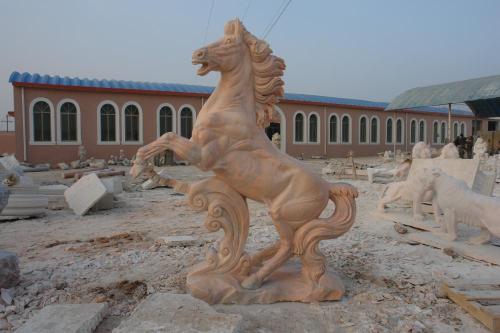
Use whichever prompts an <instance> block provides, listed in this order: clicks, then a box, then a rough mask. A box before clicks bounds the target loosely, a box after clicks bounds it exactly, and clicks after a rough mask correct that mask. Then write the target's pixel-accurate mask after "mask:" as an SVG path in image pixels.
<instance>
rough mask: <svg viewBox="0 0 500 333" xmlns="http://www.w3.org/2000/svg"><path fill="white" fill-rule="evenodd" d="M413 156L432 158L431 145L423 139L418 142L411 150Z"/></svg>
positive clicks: (413, 157)
mask: <svg viewBox="0 0 500 333" xmlns="http://www.w3.org/2000/svg"><path fill="white" fill-rule="evenodd" d="M411 158H412V159H415V158H431V147H430V146H429V145H428V144H426V143H425V142H423V141H419V142H417V143H416V144H415V145H414V146H413V149H412V151H411Z"/></svg>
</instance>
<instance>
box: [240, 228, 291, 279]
mask: <svg viewBox="0 0 500 333" xmlns="http://www.w3.org/2000/svg"><path fill="white" fill-rule="evenodd" d="M274 225H275V226H276V230H277V231H278V234H279V236H280V241H279V242H278V243H277V244H278V246H277V251H276V253H275V254H274V256H272V257H271V259H269V260H267V261H266V262H265V263H264V265H263V266H262V267H261V268H259V270H258V271H257V272H255V273H253V274H251V275H250V276H248V277H247V278H245V279H244V280H243V281H242V282H241V286H242V287H243V288H245V289H257V288H259V287H260V286H261V284H262V282H263V281H264V279H265V278H266V277H268V276H269V275H270V274H271V273H272V272H274V271H275V270H276V269H278V268H279V267H280V266H282V265H283V264H284V263H285V262H286V261H287V260H288V259H289V258H290V257H291V256H292V240H293V229H292V228H291V227H290V226H289V225H288V224H286V222H285V223H283V222H277V221H274Z"/></svg>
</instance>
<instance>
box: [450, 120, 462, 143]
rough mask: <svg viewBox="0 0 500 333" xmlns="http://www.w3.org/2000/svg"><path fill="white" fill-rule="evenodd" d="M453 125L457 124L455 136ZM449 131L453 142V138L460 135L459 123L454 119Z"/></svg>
mask: <svg viewBox="0 0 500 333" xmlns="http://www.w3.org/2000/svg"><path fill="white" fill-rule="evenodd" d="M455 125H457V135H456V136H455ZM451 133H452V134H453V135H452V138H451V140H452V142H453V140H455V138H456V137H457V136H459V135H460V123H459V122H458V121H456V120H455V121H454V122H453V125H452V126H451Z"/></svg>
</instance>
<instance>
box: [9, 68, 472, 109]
mask: <svg viewBox="0 0 500 333" xmlns="http://www.w3.org/2000/svg"><path fill="white" fill-rule="evenodd" d="M9 82H11V83H34V84H50V85H62V86H72V87H89V88H111V89H130V90H149V91H165V92H181V93H195V94H211V93H212V92H213V90H214V87H207V86H198V85H191V84H179V83H158V82H138V81H123V80H120V81H117V80H97V79H88V78H84V79H80V78H77V77H74V78H70V77H67V76H65V77H61V76H59V75H55V76H51V75H40V74H37V73H35V74H31V73H26V72H25V73H22V74H21V73H19V72H12V74H11V75H10V77H9ZM284 99H286V100H290V101H298V102H314V103H324V104H341V105H351V106H359V107H370V108H381V109H385V108H386V107H387V106H388V105H389V103H385V102H373V101H367V100H361V99H351V98H339V97H328V96H319V95H309V94H294V93H286V94H285V97H284ZM416 111H423V112H438V113H447V112H448V110H447V109H445V108H437V107H422V108H418V109H416ZM453 114H455V115H472V113H471V112H468V111H464V110H459V109H454V110H453Z"/></svg>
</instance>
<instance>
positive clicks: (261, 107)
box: [231, 19, 286, 128]
mask: <svg viewBox="0 0 500 333" xmlns="http://www.w3.org/2000/svg"><path fill="white" fill-rule="evenodd" d="M231 23H234V24H237V25H238V24H239V25H240V27H241V30H240V31H241V33H242V35H241V36H242V38H243V41H244V42H245V44H246V45H247V46H248V48H249V49H250V56H251V58H252V67H253V74H254V95H255V107H256V109H255V113H256V115H257V125H258V126H260V127H262V128H265V127H267V126H269V122H270V121H271V119H272V117H273V112H274V105H275V104H276V103H278V101H279V99H280V98H281V97H283V96H284V94H285V90H284V88H283V86H284V85H285V82H283V80H282V79H281V77H282V76H283V71H284V70H285V67H286V66H285V61H284V60H283V59H281V58H280V57H277V56H275V55H272V53H273V50H271V48H270V47H269V44H267V43H266V42H265V41H264V40H261V39H258V38H257V37H255V36H254V35H252V34H251V33H250V32H248V31H247V30H246V28H245V26H243V24H242V23H241V22H240V21H239V20H238V19H236V20H234V21H232V22H231ZM237 30H238V29H237Z"/></svg>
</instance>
